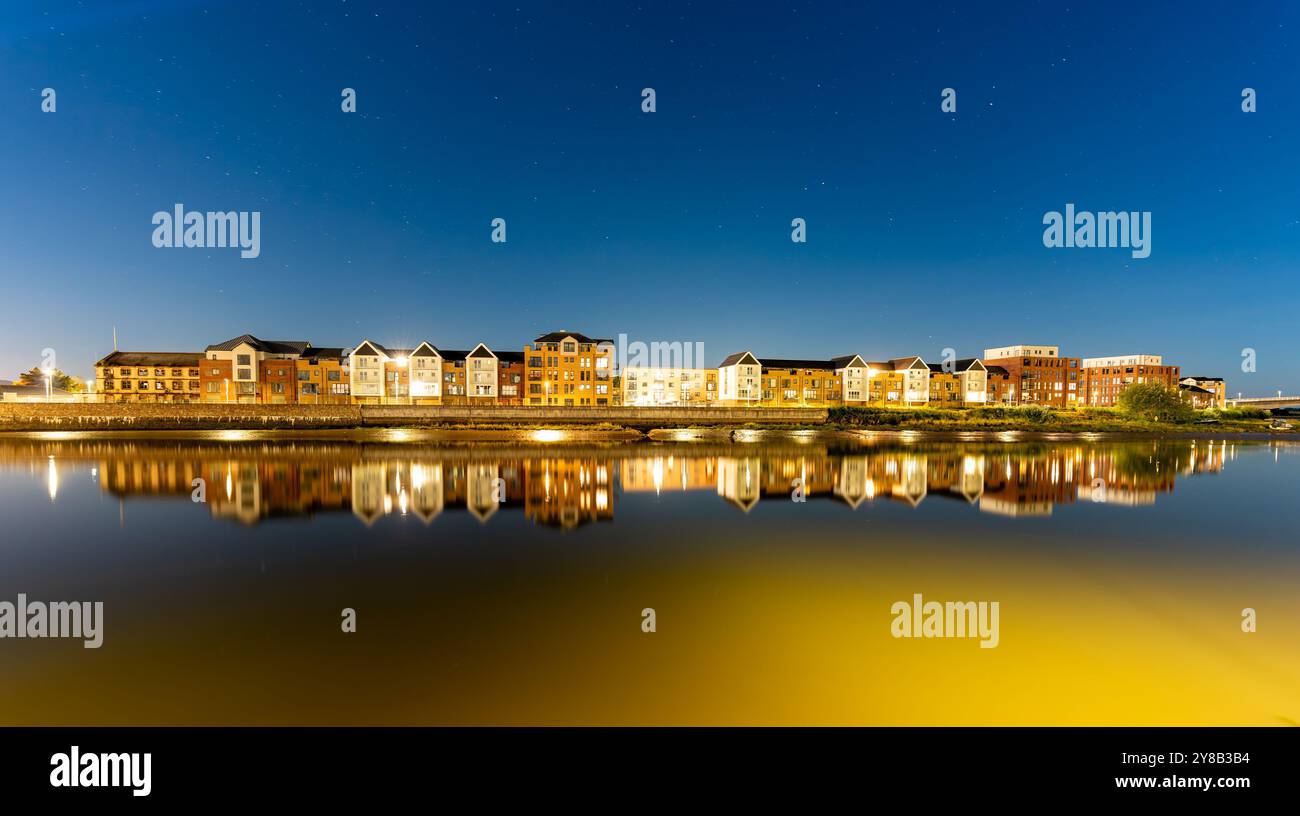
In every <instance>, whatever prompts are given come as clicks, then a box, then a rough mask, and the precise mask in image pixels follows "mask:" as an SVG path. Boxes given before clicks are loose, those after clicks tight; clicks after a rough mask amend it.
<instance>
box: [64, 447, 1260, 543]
mask: <svg viewBox="0 0 1300 816" xmlns="http://www.w3.org/2000/svg"><path fill="white" fill-rule="evenodd" d="M791 442H792V444H790V445H786V446H785V447H782V446H772V445H770V444H769V445H765V446H764V447H762V448H761V449H755V446H753V445H726V446H709V445H700V444H692V445H688V446H674V445H657V446H623V447H613V448H600V447H589V448H573V447H572V446H570V447H568V448H561V449H556V448H554V447H545V448H542V447H538V448H533V449H526V450H523V451H500V450H497V449H493V448H491V447H488V448H484V449H446V448H420V447H415V446H411V447H412V448H413V449H412V450H406V449H405V446H401V445H395V446H378V447H376V446H360V445H346V444H343V445H340V444H311V443H280V444H275V443H272V444H265V443H263V444H245V445H211V444H175V445H156V444H138V443H126V444H123V443H107V442H91V443H82V444H75V443H62V444H61V445H56V446H54V447H55V448H56V449H58V454H57V455H56V454H47V455H48V459H49V471H48V485H49V494H50V499H51V501H53V500H54V499H55V498H56V495H57V490H58V483H59V477H58V473H57V470H56V465H55V460H56V457H57V458H60V459H62V460H63V461H64V462H65V463H71V462H75V461H79V460H80V461H86V460H89V461H92V462H94V463H95V467H96V468H97V471H98V473H99V483H100V485H101V488H102V489H103V490H104V491H106V492H107V493H110V494H112V495H114V496H118V497H122V498H131V497H141V496H175V497H188V496H190V495H191V494H192V493H193V490H194V486H195V484H196V482H195V479H202V480H204V483H205V485H206V486H208V487H211V488H214V489H212V490H210V491H209V492H208V493H207V497H206V499H207V500H206V505H207V507H208V508H209V510H210V512H211V513H212V515H213V516H215V517H217V518H223V519H231V520H234V521H239V522H242V523H245V524H256V523H258V522H259V521H261V520H263V519H266V518H282V517H285V516H297V515H302V516H306V515H311V514H314V513H322V512H346V511H351V512H352V514H353V515H355V516H356V517H357V518H358V519H360V520H361V521H363V522H365V523H366V524H372V523H374V522H375V521H376V520H377V519H379V518H381V517H383V516H386V515H392V514H394V513H396V514H400V515H406V514H410V515H413V516H414V517H416V518H418V519H420V520H421V521H423V522H425V523H431V522H433V521H434V520H435V519H436V518H437V517H438V516H439V515H440V514H441V513H443V512H445V511H449V510H464V511H468V512H469V513H471V514H472V515H473V516H475V517H476V518H478V519H479V520H480V521H484V522H486V521H488V520H489V519H490V518H491V517H492V516H493V515H494V514H496V513H497V512H510V511H514V510H522V511H523V513H524V515H525V516H526V517H527V518H529V519H531V520H533V521H536V522H538V523H540V524H546V525H552V526H558V527H565V528H571V527H577V526H581V525H583V524H587V523H590V522H593V521H602V520H609V519H611V518H612V517H613V513H614V503H615V499H616V496H617V495H618V494H619V493H638V492H648V491H653V492H654V493H656V494H662V493H663V492H665V491H701V492H711V493H714V494H716V495H717V497H718V498H719V499H720V500H722V501H725V502H727V503H729V504H731V505H733V506H735V507H738V508H740V509H742V510H745V511H749V510H750V509H752V508H753V507H754V506H755V505H756V504H757V503H758V502H759V501H763V500H773V501H789V500H790V498H791V495H792V492H794V491H795V490H796V488H798V489H799V490H801V492H802V495H804V496H805V497H806V498H808V499H822V498H824V499H831V500H834V501H837V502H841V503H843V504H845V505H847V506H849V507H851V508H857V507H858V506H859V505H861V504H862V503H863V502H872V501H876V500H893V501H900V502H904V503H906V504H908V505H910V506H912V507H916V506H917V505H919V504H920V503H921V502H922V501H924V500H926V499H927V498H929V497H942V498H956V499H961V500H964V501H965V502H967V503H968V504H970V505H972V506H973V507H975V508H977V509H978V510H979V511H980V512H984V513H994V514H999V515H1005V516H1013V517H1018V516H1050V515H1051V513H1052V508H1053V507H1054V506H1056V505H1060V504H1070V503H1074V502H1076V501H1092V502H1098V503H1109V504H1120V505H1131V506H1138V505H1148V504H1154V503H1155V501H1156V497H1157V496H1158V495H1159V494H1161V493H1167V492H1170V491H1172V490H1173V489H1174V483H1175V480H1176V479H1177V478H1178V477H1187V476H1192V475H1195V474H1198V473H1213V472H1218V471H1219V470H1221V469H1222V468H1223V466H1224V464H1225V462H1226V461H1228V460H1229V459H1230V458H1231V456H1232V455H1233V454H1234V453H1235V446H1230V445H1228V444H1227V443H1226V442H1224V443H1217V444H1216V443H1210V442H1204V441H1202V442H1200V443H1168V442H1154V441H1147V442H1131V443H1125V444H1118V445H1101V446H1098V445H1079V444H1063V445H1042V444H1040V445H1035V446H1028V447H1026V446H1023V445H1022V446H1012V445H989V444H986V443H983V442H962V443H957V444H953V443H949V444H946V445H932V446H929V447H928V448H927V447H926V446H918V445H916V444H908V445H905V446H902V447H892V448H891V447H885V448H879V449H875V448H867V447H853V448H849V449H838V450H830V449H827V447H826V446H824V445H821V446H816V445H814V444H813V443H812V442H811V441H810V440H809V439H808V438H800V437H798V436H797V435H792V436H791ZM50 447H51V446H50V445H48V444H47V445H43V446H40V447H39V449H40V450H42V451H43V450H46V449H49V448H50Z"/></svg>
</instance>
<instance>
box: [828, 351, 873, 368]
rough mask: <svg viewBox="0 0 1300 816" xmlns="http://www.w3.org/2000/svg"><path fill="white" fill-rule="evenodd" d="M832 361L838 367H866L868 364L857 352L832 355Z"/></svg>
mask: <svg viewBox="0 0 1300 816" xmlns="http://www.w3.org/2000/svg"><path fill="white" fill-rule="evenodd" d="M855 361H856V362H855ZM831 362H832V363H834V364H835V367H836V368H865V367H866V365H867V364H866V362H864V361H863V359H862V358H861V357H860V356H858V355H856V354H846V355H844V356H843V357H832V358H831Z"/></svg>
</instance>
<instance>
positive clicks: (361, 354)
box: [348, 340, 410, 405]
mask: <svg viewBox="0 0 1300 816" xmlns="http://www.w3.org/2000/svg"><path fill="white" fill-rule="evenodd" d="M409 353H410V352H409V351H408V352H405V353H403V351H402V350H401V349H390V348H387V347H386V346H383V345H381V344H380V343H376V342H374V341H373V340H362V341H361V342H360V343H358V344H357V345H356V346H354V347H353V349H352V353H351V354H349V355H348V389H349V392H350V396H351V401H352V403H353V404H356V405H382V404H386V403H390V402H396V401H397V400H398V399H399V398H401V399H403V400H404V399H405V396H406V395H405V394H399V393H398V391H397V389H396V388H395V387H394V385H393V384H390V382H389V372H390V371H393V370H394V369H395V368H396V367H397V366H396V363H397V361H399V360H400V361H401V366H400V367H401V368H405V367H406V360H407V357H406V354H409Z"/></svg>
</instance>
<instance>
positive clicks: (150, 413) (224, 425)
mask: <svg viewBox="0 0 1300 816" xmlns="http://www.w3.org/2000/svg"><path fill="white" fill-rule="evenodd" d="M825 422H826V409H825V408H633V407H613V408H601V407H591V408H561V407H533V406H529V407H519V406H509V405H491V406H482V407H473V406H462V405H426V406H406V405H233V404H232V405H226V404H202V403H198V404H158V405H152V404H148V403H85V404H82V403H13V404H7V405H6V404H0V431H113V430H121V431H155V430H220V429H231V430H293V429H313V428H383V427H388V428H397V427H404V428H420V427H441V426H447V425H479V426H492V425H496V426H518V427H537V426H539V425H598V424H606V425H617V426H622V427H627V428H641V429H651V428H664V427H677V426H682V425H714V426H719V425H723V426H725V425H819V424H822V423H825Z"/></svg>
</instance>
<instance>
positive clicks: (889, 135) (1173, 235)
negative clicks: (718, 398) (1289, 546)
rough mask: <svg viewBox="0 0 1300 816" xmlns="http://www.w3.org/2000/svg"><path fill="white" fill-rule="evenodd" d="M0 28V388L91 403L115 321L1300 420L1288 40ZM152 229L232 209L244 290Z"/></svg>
mask: <svg viewBox="0 0 1300 816" xmlns="http://www.w3.org/2000/svg"><path fill="white" fill-rule="evenodd" d="M17 5H19V4H13V5H11V6H10V7H8V8H6V10H5V11H4V12H0V14H2V16H0V110H3V111H4V112H5V113H4V116H3V119H2V120H0V184H3V185H4V195H3V197H0V283H2V284H3V291H4V293H5V295H6V297H5V301H6V308H5V309H4V316H3V318H2V319H0V377H10V376H13V374H14V373H16V372H17V371H18V370H19V369H21V368H26V367H28V366H30V365H32V364H34V363H36V362H37V361H38V360H39V356H40V351H41V349H42V348H45V347H47V346H49V347H53V348H55V349H56V350H57V351H58V352H59V363H60V365H61V366H62V367H63V368H65V369H67V370H69V371H71V372H73V373H77V374H82V375H85V374H88V373H90V367H91V364H92V363H93V361H94V360H95V359H96V358H97V357H98V356H100V355H102V354H103V353H105V352H107V351H109V350H111V331H112V327H113V326H114V325H116V326H117V328H118V333H119V338H120V341H121V342H120V345H121V347H122V348H124V349H131V350H191V349H194V350H197V349H201V348H202V347H203V346H204V345H206V344H208V343H212V342H217V341H220V340H223V339H226V338H228V337H231V336H234V335H237V334H241V333H243V332H252V333H254V334H258V335H260V336H263V337H271V338H285V339H306V340H310V341H311V342H313V343H314V344H316V345H350V344H353V343H355V342H357V341H359V340H360V339H361V338H362V337H370V338H373V339H375V340H379V341H381V342H392V343H400V342H413V341H416V340H419V339H428V340H430V341H432V342H433V343H435V344H437V345H442V346H446V347H452V348H468V347H470V346H472V344H473V343H475V342H477V341H480V340H482V341H485V342H487V343H488V344H489V345H492V346H499V347H502V348H512V349H517V348H520V347H521V346H522V344H523V343H524V342H526V341H527V340H529V339H531V337H533V336H534V335H535V334H536V333H539V332H542V331H546V330H551V329H556V328H565V329H568V330H578V331H585V332H587V333H590V334H596V335H602V336H611V337H612V336H616V335H617V334H618V333H619V332H626V333H628V334H629V335H631V336H632V337H633V338H638V339H643V340H647V341H648V340H690V341H702V342H703V343H704V344H705V348H706V350H707V352H708V357H709V358H710V362H713V363H716V361H717V360H718V359H720V358H721V357H722V356H724V355H725V354H726V353H728V352H731V351H735V350H741V349H746V348H749V349H753V350H754V351H756V352H758V353H759V354H769V355H773V356H789V357H803V356H808V357H811V356H827V355H833V354H841V353H850V352H859V353H862V354H863V355H864V356H867V357H869V358H879V357H892V356H899V355H902V354H911V353H918V354H922V355H924V356H926V357H929V358H935V359H937V358H938V357H939V356H940V353H941V350H942V349H943V348H944V347H948V346H951V347H953V348H955V349H957V351H958V352H959V353H960V354H962V355H963V356H964V355H966V354H978V353H979V352H980V350H981V349H983V348H984V347H985V346H998V345H1005V344H1010V343H1016V342H1038V343H1057V344H1060V345H1061V346H1062V348H1063V352H1064V353H1066V354H1073V355H1079V356H1100V355H1106V354H1119V353H1130V352H1142V353H1156V354H1164V355H1165V356H1166V360H1167V361H1168V362H1173V363H1177V364H1179V365H1182V366H1183V369H1184V372H1185V373H1192V374H1211V375H1220V376H1224V377H1227V378H1228V380H1229V388H1230V391H1232V392H1236V391H1238V390H1243V391H1246V392H1249V393H1269V392H1271V391H1272V390H1274V389H1276V388H1286V389H1288V391H1290V392H1294V391H1295V390H1296V389H1297V388H1300V361H1298V360H1297V359H1296V355H1295V353H1294V352H1295V346H1296V342H1295V341H1296V336H1297V332H1296V328H1295V327H1296V322H1297V321H1296V316H1297V306H1298V305H1300V290H1298V289H1297V286H1296V271H1297V260H1298V258H1297V255H1298V253H1297V246H1298V239H1300V149H1298V148H1300V139H1298V138H1297V136H1298V135H1300V52H1298V51H1297V48H1296V47H1295V45H1294V39H1295V34H1296V31H1297V25H1300V11H1297V10H1296V7H1295V6H1292V5H1291V4H1284V3H1274V2H1269V3H1246V4H1237V5H1234V6H1233V7H1232V8H1227V7H1226V6H1225V5H1224V4H1214V5H1210V4H1206V5H1205V6H1204V7H1203V8H1198V6H1197V4H1187V3H1169V4H1133V3H1127V2H1117V3H1091V2H1090V3H1086V4H1078V5H1068V7H1067V4H1062V3H1046V2H1045V3H1024V4H997V5H996V6H993V5H989V4H977V3H965V2H959V3H950V4H948V3H945V4H924V3H906V4H901V3H900V4H890V5H888V6H886V5H883V4H881V5H880V6H879V7H876V8H865V7H864V8H857V7H856V6H858V5H859V4H856V3H854V4H850V3H838V2H837V3H826V4H809V3H803V2H785V3H781V4H779V5H778V4H767V3H753V2H746V3H720V2H698V3H663V4H660V3H649V2H647V3H642V4H640V5H628V6H622V5H621V4H619V3H613V2H607V3H591V4H587V7H586V8H581V7H580V6H581V5H582V4H577V3H555V4H542V3H531V2H523V1H522V0H517V1H516V2H510V3H505V4H498V3H489V2H473V3H454V4H452V3H446V4H444V3H437V4H429V5H427V6H425V4H416V3H366V2H346V3H342V2H329V3H320V4H312V3H285V4H279V3H274V2H261V3H252V2H250V3H244V2H203V3H195V2H176V1H175V0H172V1H171V2H129V1H128V2H104V3H51V4H32V8H27V4H21V5H22V8H15V7H14V6H17ZM41 5H44V6H45V8H44V9H41V8H38V6H41ZM862 5H866V4H862ZM414 6H421V8H419V9H413V8H411V7H414ZM851 7H852V8H851ZM1216 7H1217V8H1216ZM47 86H48V87H53V88H55V89H56V91H57V92H58V112H57V113H55V114H43V113H41V111H40V91H41V89H42V88H44V87H47ZM345 86H350V87H353V88H356V89H357V92H358V108H359V112H358V113H356V114H344V113H342V112H340V110H339V102H340V96H339V92H340V89H342V88H343V87H345ZM647 86H649V87H653V88H655V89H656V90H657V92H658V111H657V112H656V113H654V114H645V113H642V112H641V110H640V102H641V96H640V91H641V89H642V88H643V87H647ZM1246 86H1250V87H1254V88H1255V89H1257V91H1258V93H1259V111H1258V112H1257V113H1253V114H1246V113H1242V112H1241V107H1240V101H1241V89H1242V88H1243V87H1246ZM944 87H953V88H956V89H957V92H958V112H957V113H956V114H955V115H952V114H945V113H942V112H941V111H940V108H939V103H940V90H941V89H942V88H944ZM178 201H179V202H183V203H184V204H185V205H186V206H187V207H190V208H194V209H202V210H208V209H237V210H260V211H261V213H262V255H261V257H260V258H259V259H256V260H241V259H240V258H239V256H238V253H237V252H235V251H232V250H205V249H188V250H183V249H182V250H169V249H155V248H154V247H153V246H152V245H151V243H150V236H151V234H152V231H153V227H152V224H151V223H150V219H151V217H152V214H153V213H154V212H155V211H157V210H170V208H171V207H172V205H173V204H174V203H176V202H178ZM1067 202H1074V203H1075V204H1076V205H1077V206H1078V207H1079V208H1080V209H1086V210H1110V209H1128V210H1150V211H1152V213H1153V242H1152V246H1153V249H1152V253H1151V257H1150V258H1148V259H1146V260H1134V259H1132V258H1131V257H1130V256H1129V253H1128V252H1127V251H1125V250H1119V249H1115V250H1101V249H1090V250H1077V249H1076V250H1067V249H1057V250H1048V249H1045V248H1044V247H1043V245H1042V232H1043V226H1042V223H1041V222H1042V217H1043V214H1044V213H1045V212H1046V211H1048V210H1061V209H1063V208H1064V206H1065V204H1066V203H1067ZM498 216H499V217H503V218H505V219H507V222H508V237H509V241H508V243H506V244H504V245H501V244H493V243H491V242H490V241H489V233H490V227H489V222H490V221H491V219H493V218H495V217H498ZM794 217H803V218H805V219H807V221H808V229H809V240H808V243H807V244H804V245H797V244H793V243H791V241H790V237H789V236H790V226H789V224H790V220H791V219H792V218H794ZM1244 347H1252V348H1254V349H1256V350H1257V353H1258V361H1259V371H1258V373H1256V374H1253V375H1245V374H1242V373H1241V371H1240V360H1241V350H1242V349H1243V348H1244Z"/></svg>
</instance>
